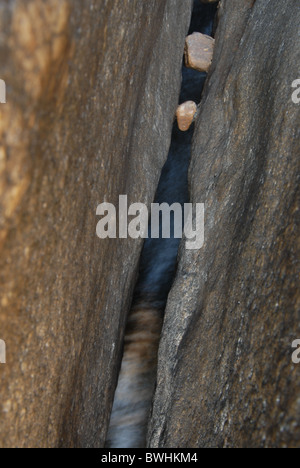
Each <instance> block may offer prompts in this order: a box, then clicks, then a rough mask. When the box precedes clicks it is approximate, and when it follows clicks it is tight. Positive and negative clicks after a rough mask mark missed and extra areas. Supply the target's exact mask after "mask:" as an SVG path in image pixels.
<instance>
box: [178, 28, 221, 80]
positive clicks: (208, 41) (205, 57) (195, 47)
mask: <svg viewBox="0 0 300 468" xmlns="http://www.w3.org/2000/svg"><path fill="white" fill-rule="evenodd" d="M214 45H215V40H214V39H213V38H212V37H210V36H206V35H205V34H201V33H194V34H191V35H190V36H188V37H187V38H186V41H185V64H186V66H187V67H188V68H193V69H194V70H198V71H200V72H208V71H209V69H210V66H211V63H212V58H213V53H214Z"/></svg>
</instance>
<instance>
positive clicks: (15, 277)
mask: <svg viewBox="0 0 300 468" xmlns="http://www.w3.org/2000/svg"><path fill="white" fill-rule="evenodd" d="M121 3H122V5H120V2H113V1H106V0H100V1H97V2H95V1H93V0H85V1H84V2H82V1H79V0H72V1H71V0H45V1H44V2H40V1H39V0H28V1H26V2H23V1H16V2H7V1H5V0H1V1H0V13H1V14H0V30H1V36H0V63H1V70H0V73H1V79H3V80H5V82H6V85H7V104H5V105H1V107H0V113H1V115H0V117H1V121H0V137H1V142H0V252H1V260H0V301H1V303H0V304H1V309H0V338H1V339H3V340H5V342H6V345H7V364H6V365H2V366H1V367H0V386H1V391H0V411H1V418H0V446H1V447H54V446H64V447H75V446H76V447H98V446H102V445H103V444H104V440H105V436H106V430H107V425H108V420H109V415H110V409H111V405H112V399H113V388H114V386H115V385H116V379H117V374H118V370H119V364H120V352H121V350H120V346H121V342H122V339H121V337H122V335H123V332H124V322H125V317H126V313H127V311H128V309H129V307H130V298H131V294H132V289H133V286H134V283H135V275H136V271H137V264H138V260H139V255H140V250H141V242H139V241H136V240H120V241H118V240H99V239H98V238H97V237H96V224H97V219H96V207H97V205H98V204H99V203H102V202H103V201H108V202H111V203H115V204H117V202H118V197H119V195H120V194H128V196H129V200H128V201H129V203H132V202H136V201H138V202H144V203H147V204H149V203H150V202H152V200H153V198H154V193H155V189H156V187H157V183H158V178H159V175H160V172H161V168H162V166H163V163H164V161H165V159H166V157H167V154H168V147H169V142H170V136H171V128H172V122H173V117H174V113H175V110H176V106H177V99H178V93H179V88H180V78H181V76H180V75H181V60H182V54H183V48H184V40H185V36H186V34H187V30H188V25H189V20H190V12H191V1H184V2H182V0H148V1H147V2H141V1H135V0H130V1H128V0H127V1H124V2H121Z"/></svg>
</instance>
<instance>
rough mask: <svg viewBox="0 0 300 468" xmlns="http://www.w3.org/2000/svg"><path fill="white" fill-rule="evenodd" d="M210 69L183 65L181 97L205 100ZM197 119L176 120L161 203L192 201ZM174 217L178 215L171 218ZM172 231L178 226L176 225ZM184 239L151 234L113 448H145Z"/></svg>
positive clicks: (112, 430)
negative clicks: (184, 126) (183, 125)
mask: <svg viewBox="0 0 300 468" xmlns="http://www.w3.org/2000/svg"><path fill="white" fill-rule="evenodd" d="M216 9H217V6H216V4H212V5H209V4H206V5H204V4H201V3H200V1H199V0H195V2H194V10H193V14H192V19H191V25H190V30H189V34H192V33H193V32H201V33H204V34H208V35H212V32H213V25H214V18H215V14H216ZM205 79H206V74H205V73H199V72H197V71H195V70H191V69H188V68H186V67H185V66H184V65H183V67H182V88H181V93H180V98H179V103H180V104H181V103H183V102H185V101H187V100H192V101H194V102H196V103H197V104H198V103H199V102H200V99H201V94H202V90H203V85H204V82H205ZM193 133H194V125H192V127H191V128H190V129H189V130H188V131H187V132H181V131H180V130H179V129H178V125H177V122H175V123H174V126H173V131H172V140H171V146H170V151H169V156H168V159H167V162H166V164H165V166H164V168H163V170H162V174H161V178H160V182H159V185H158V189H157V193H156V197H155V203H164V202H165V203H168V204H169V205H172V204H173V203H181V204H182V205H183V204H184V203H188V202H189V191H188V168H189V162H190V157H191V144H192V138H193ZM171 222H172V223H173V220H172V219H171ZM171 232H172V231H171ZM179 244H180V239H174V238H171V239H161V238H160V239H147V240H146V241H145V244H144V247H143V251H142V255H141V261H140V271H139V279H138V282H137V285H136V288H135V292H134V297H133V305H132V308H131V312H130V314H129V318H128V324H127V328H126V332H125V340H124V356H123V361H122V367H121V371H120V376H119V382H118V386H117V390H116V394H115V400H114V406H113V410H112V416H111V421H110V427H109V431H108V436H107V442H106V447H107V448H145V447H146V434H147V425H148V416H149V413H150V409H151V404H152V398H153V392H154V387H155V379H156V371H157V352H158V346H159V340H160V335H161V329H162V325H163V315H164V309H165V306H166V303H167V298H168V294H169V292H170V289H171V287H172V284H173V281H174V277H175V274H176V267H177V254H178V248H179Z"/></svg>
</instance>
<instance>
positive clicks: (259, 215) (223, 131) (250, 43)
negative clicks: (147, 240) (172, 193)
mask: <svg viewBox="0 0 300 468" xmlns="http://www.w3.org/2000/svg"><path fill="white" fill-rule="evenodd" d="M299 22H300V9H299V5H296V3H295V2H294V0H277V1H276V2H273V1H271V0H256V2H254V1H252V0H227V1H226V2H221V4H220V17H219V27H218V30H217V36H216V48H215V56H214V61H213V65H212V69H211V74H210V77H209V81H208V83H207V85H206V90H205V92H204V97H203V101H202V104H201V108H200V111H199V112H200V115H199V117H198V120H197V123H196V133H195V139H194V148H193V157H192V164H191V168H190V184H191V197H192V200H193V202H198V203H203V202H205V203H206V242H205V246H204V248H203V249H202V250H201V251H196V252H189V251H185V249H184V245H183V246H182V248H181V254H180V264H179V270H178V274H177V278H176V281H175V284H174V287H173V289H172V291H171V293H170V296H169V302H168V307H167V311H166V319H165V324H164V330H163V337H162V342H161V345H160V352H159V372H158V386H157V391H156V395H155V401H154V407H153V416H152V420H151V424H150V428H149V445H150V446H151V447H181V448H183V447H193V448H194V447H214V446H217V447H224V446H225V447H260V446H263V447H275V446H277V447H285V446H288V447H293V446H297V447H299V446H300V427H299V425H300V399H299V383H300V366H299V365H298V366H296V365H294V364H293V363H292V352H293V350H292V342H293V340H294V339H297V338H299V337H300V328H299V324H300V320H299V319H300V316H299V290H298V288H299V254H300V252H299V203H300V199H299V150H300V148H299V124H300V121H299V120H300V116H299V105H296V104H294V103H293V102H292V100H291V94H292V91H293V90H292V88H291V84H292V82H293V81H294V80H295V79H296V78H298V71H299V70H298V63H299V59H300V57H299V38H298V28H299Z"/></svg>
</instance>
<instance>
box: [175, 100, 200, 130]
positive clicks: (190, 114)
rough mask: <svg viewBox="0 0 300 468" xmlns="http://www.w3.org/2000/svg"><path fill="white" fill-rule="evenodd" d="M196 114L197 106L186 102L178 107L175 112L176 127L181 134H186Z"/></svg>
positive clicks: (191, 102)
mask: <svg viewBox="0 0 300 468" xmlns="http://www.w3.org/2000/svg"><path fill="white" fill-rule="evenodd" d="M196 113H197V104H196V103H195V102H193V101H187V102H184V103H183V104H181V105H180V106H178V108H177V111H176V117H177V123H178V127H179V129H180V130H181V131H182V132H186V131H187V130H188V129H189V128H190V126H191V125H192V123H193V121H194V119H195V115H196Z"/></svg>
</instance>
